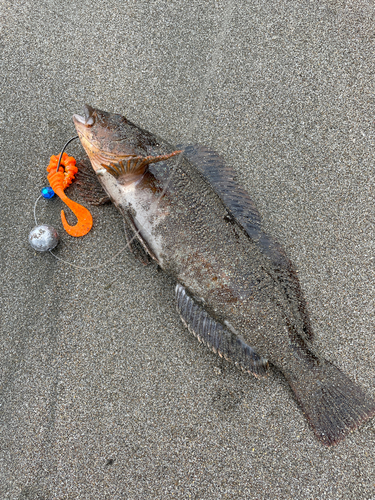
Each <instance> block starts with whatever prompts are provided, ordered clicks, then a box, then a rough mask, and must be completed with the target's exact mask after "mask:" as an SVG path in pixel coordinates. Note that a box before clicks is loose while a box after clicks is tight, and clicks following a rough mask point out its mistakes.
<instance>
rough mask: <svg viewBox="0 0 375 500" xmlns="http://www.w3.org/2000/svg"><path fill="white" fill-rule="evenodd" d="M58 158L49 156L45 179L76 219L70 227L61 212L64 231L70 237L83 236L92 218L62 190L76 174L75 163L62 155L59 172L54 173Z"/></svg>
mask: <svg viewBox="0 0 375 500" xmlns="http://www.w3.org/2000/svg"><path fill="white" fill-rule="evenodd" d="M59 156H60V155H52V156H51V159H50V162H49V165H48V167H47V172H49V174H48V176H47V179H48V180H49V183H50V186H51V188H52V189H53V190H54V192H55V193H56V194H57V196H58V197H59V198H60V199H61V200H62V201H63V202H64V203H65V204H66V205H68V207H69V208H70V210H71V211H72V212H73V213H74V215H75V216H76V217H77V220H78V222H77V224H76V225H75V226H70V225H69V224H68V223H67V221H66V218H65V213H64V210H61V222H62V224H63V226H64V229H65V231H66V232H67V233H68V234H70V236H84V235H85V234H87V233H88V232H89V231H90V229H91V228H92V216H91V214H90V212H89V211H88V210H87V208H85V207H83V206H82V205H80V204H79V203H76V202H75V201H73V200H70V199H69V198H68V197H67V196H66V194H65V193H64V189H66V188H67V187H68V186H70V184H71V183H72V181H73V179H74V176H75V174H76V173H77V172H78V168H77V167H76V161H75V159H74V158H73V157H72V156H68V155H67V154H66V153H64V154H63V155H62V158H61V162H60V167H59V171H58V172H56V169H57V164H58V162H59Z"/></svg>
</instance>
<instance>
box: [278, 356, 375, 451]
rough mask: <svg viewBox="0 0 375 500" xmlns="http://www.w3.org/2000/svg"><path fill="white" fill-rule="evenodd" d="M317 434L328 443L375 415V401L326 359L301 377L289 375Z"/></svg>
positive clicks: (296, 394)
mask: <svg viewBox="0 0 375 500" xmlns="http://www.w3.org/2000/svg"><path fill="white" fill-rule="evenodd" d="M286 377H287V380H288V382H289V384H290V386H291V388H292V389H293V391H294V393H295V396H296V398H297V400H298V402H299V403H300V405H301V406H302V410H303V413H304V414H305V416H306V418H307V420H308V422H309V423H310V425H311V427H312V428H313V430H314V432H315V435H316V437H317V438H318V439H319V441H321V442H322V443H323V444H325V445H326V446H331V445H334V444H337V443H339V442H340V441H341V440H342V439H344V437H345V436H346V435H347V434H349V432H351V431H353V430H354V429H356V428H357V427H358V426H359V425H360V424H361V423H363V422H365V421H366V420H368V419H369V418H371V417H372V416H373V415H375V401H373V400H372V399H371V398H369V397H368V396H367V395H366V394H365V393H364V392H363V391H362V389H361V388H360V387H359V386H358V385H357V384H355V383H354V382H353V381H352V380H350V378H349V377H347V376H346V375H345V374H344V373H343V372H341V371H340V370H339V369H338V368H336V367H335V366H334V365H332V364H331V363H329V362H328V361H326V360H323V359H322V360H321V362H320V364H319V365H318V366H317V367H314V368H313V369H310V370H308V371H304V373H303V374H299V376H298V377H296V376H290V375H288V374H286Z"/></svg>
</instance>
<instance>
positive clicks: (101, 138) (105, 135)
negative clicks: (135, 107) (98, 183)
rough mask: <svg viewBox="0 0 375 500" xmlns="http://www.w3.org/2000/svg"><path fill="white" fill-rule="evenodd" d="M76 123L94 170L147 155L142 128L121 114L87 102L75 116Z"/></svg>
mask: <svg viewBox="0 0 375 500" xmlns="http://www.w3.org/2000/svg"><path fill="white" fill-rule="evenodd" d="M73 122H74V125H75V127H76V130H77V133H78V136H79V139H80V141H81V144H82V146H83V147H84V149H85V150H86V153H87V154H88V157H89V158H90V161H91V164H92V166H93V169H94V170H95V171H98V170H99V169H101V168H102V167H103V166H108V165H110V163H117V162H119V161H121V160H123V159H124V158H126V157H129V156H133V155H144V154H145V148H144V138H143V137H142V134H141V130H140V129H138V127H136V126H134V125H133V124H132V123H130V122H129V121H128V120H127V119H126V118H125V117H124V116H122V115H119V114H116V113H108V112H106V111H101V110H99V109H96V108H93V107H91V106H88V105H85V106H84V110H83V115H77V114H75V115H73Z"/></svg>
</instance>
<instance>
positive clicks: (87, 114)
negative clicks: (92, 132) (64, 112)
mask: <svg viewBox="0 0 375 500" xmlns="http://www.w3.org/2000/svg"><path fill="white" fill-rule="evenodd" d="M94 111H95V110H94V108H92V107H91V106H89V105H88V104H85V105H84V107H83V113H84V115H83V116H81V115H73V122H74V125H75V126H76V128H77V130H78V131H79V129H80V128H81V127H84V128H86V127H92V126H93V125H94V123H95V120H94V116H93V115H94Z"/></svg>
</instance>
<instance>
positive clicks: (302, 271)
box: [0, 0, 375, 500]
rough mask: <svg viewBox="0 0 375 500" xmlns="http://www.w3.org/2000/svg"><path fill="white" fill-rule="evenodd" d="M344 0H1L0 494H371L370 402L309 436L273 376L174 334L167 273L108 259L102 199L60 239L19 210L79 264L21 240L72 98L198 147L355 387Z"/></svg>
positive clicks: (355, 156)
mask: <svg viewBox="0 0 375 500" xmlns="http://www.w3.org/2000/svg"><path fill="white" fill-rule="evenodd" d="M345 5H346V4H345V2H340V1H338V2H334V3H332V2H326V1H323V2H307V1H300V2H287V1H281V2H276V3H275V2H254V1H251V2H246V3H245V2H243V3H242V4H238V3H235V2H232V3H230V2H216V1H215V2H214V1H213V2H207V3H205V2H196V1H194V2H189V4H186V3H183V2H144V1H142V2H128V3H126V4H121V3H120V2H116V1H113V0H107V1H105V2H104V1H102V0H98V1H96V2H91V1H89V0H83V1H81V2H73V3H71V4H66V3H64V2H61V1H60V0H52V1H50V2H45V1H43V2H37V3H33V2H28V1H24V0H21V1H18V2H10V1H5V2H3V5H2V7H1V9H2V13H1V17H2V24H3V30H2V33H3V34H2V39H1V45H0V46H1V49H2V69H1V75H2V84H1V87H0V94H1V114H0V127H1V135H0V140H1V145H0V157H1V172H2V174H1V187H2V194H1V199H0V209H1V227H2V231H1V232H0V238H1V250H2V259H1V265H2V277H3V284H2V292H3V293H2V299H1V310H2V312H1V319H2V328H1V348H0V356H1V358H0V367H1V371H0V373H1V401H0V402H1V407H0V412H1V431H0V432H1V434H0V459H1V467H0V498H1V499H4V500H5V499H6V500H16V499H17V500H26V499H28V500H49V499H59V500H61V499H99V498H100V499H111V500H114V499H137V500H138V499H163V500H164V499H169V498H183V499H185V498H186V499H189V498H191V499H202V500H203V499H204V500H207V499H215V500H216V499H226V498H228V499H229V498H233V499H236V500H239V499H269V498H278V499H289V498H290V499H301V500H302V499H303V500H305V499H323V498H326V499H330V500H334V499H354V498H355V499H360V500H362V499H363V500H371V499H372V500H373V499H375V479H374V468H375V459H374V449H375V427H374V426H375V421H374V419H373V420H371V421H369V422H367V423H366V424H365V425H363V426H362V427H361V428H360V429H359V430H357V431H355V432H354V433H353V434H351V435H349V437H348V438H347V439H346V440H345V441H344V442H342V443H341V444H339V445H338V446H337V447H333V448H330V449H329V448H325V447H323V446H322V445H321V444H320V443H319V442H317V441H316V439H315V438H314V435H313V432H312V431H311V429H310V428H309V426H308V424H307V423H306V421H305V419H304V417H303V415H302V412H301V410H300V408H299V407H298V405H297V403H296V402H295V400H294V398H293V395H292V393H291V391H290V389H289V388H288V385H287V383H286V381H285V380H284V378H283V377H282V376H281V375H280V374H279V373H278V372H277V371H275V370H271V372H270V375H269V376H268V377H267V378H265V379H262V380H256V379H255V378H252V377H251V376H249V375H245V374H243V373H242V372H240V371H238V370H237V369H236V368H235V367H234V366H232V365H230V364H228V363H226V362H225V361H223V360H221V359H219V358H217V357H216V356H215V355H214V354H213V353H211V352H209V351H208V349H206V348H204V347H202V346H201V345H200V344H199V343H198V342H197V341H196V340H195V338H194V337H192V336H191V335H190V334H189V333H188V332H187V330H186V329H185V328H184V326H183V325H182V323H181V321H180V319H179V317H178V314H177V312H176V308H175V300H174V283H173V280H171V279H170V278H169V277H168V276H166V275H164V274H163V273H162V272H161V271H159V270H158V269H157V268H156V267H155V266H154V265H151V266H148V267H144V266H142V265H141V264H140V263H138V262H137V261H136V260H135V259H134V258H133V257H132V255H131V254H130V253H129V252H128V251H127V250H124V251H123V252H122V253H121V254H120V255H118V256H117V257H115V258H114V259H112V260H111V261H109V262H108V260H109V259H111V258H113V257H114V256H115V254H116V253H117V252H118V251H119V250H121V249H122V248H123V247H124V246H125V239H124V232H123V224H122V220H121V217H120V215H119V214H118V213H117V212H116V210H115V208H114V207H112V206H105V207H93V208H90V210H91V212H92V214H93V217H94V227H93V229H92V231H91V232H90V233H89V234H88V235H87V236H86V237H84V238H79V239H75V238H71V237H69V236H68V235H67V234H66V233H64V231H63V229H62V225H61V221H60V210H61V208H63V207H62V204H61V202H60V201H59V200H58V199H57V200H51V201H47V200H40V201H39V203H38V205H37V217H38V221H39V222H40V223H49V224H52V225H53V226H55V227H56V228H57V230H58V231H59V233H60V235H61V239H62V243H61V244H60V245H59V247H58V248H57V249H56V252H55V254H56V255H57V256H58V257H59V258H60V259H63V260H65V261H69V262H70V263H71V264H75V265H76V266H79V267H81V268H82V267H84V268H88V267H94V268H93V269H90V270H87V269H86V270H85V269H81V268H77V267H72V266H71V265H69V264H66V263H64V262H62V261H60V260H57V259H55V258H54V257H52V256H51V255H49V254H40V253H36V252H34V251H33V250H32V249H31V248H30V247H29V245H28V242H27V236H28V233H29V231H30V230H31V228H32V227H33V226H34V220H33V219H34V216H33V206H34V203H35V200H36V198H37V197H38V195H39V190H40V189H41V188H42V187H43V186H45V185H46V171H45V169H46V166H47V165H48V162H49V156H50V155H52V154H57V153H58V152H59V151H60V150H61V147H62V145H63V144H64V143H65V142H66V141H67V140H68V139H69V138H70V137H72V136H73V135H74V134H75V130H74V126H73V123H72V121H71V116H72V114H73V113H80V112H81V111H82V106H83V104H84V103H88V104H91V105H94V106H96V107H99V108H102V109H105V110H110V111H117V112H121V113H123V114H125V115H126V116H127V117H128V118H129V119H131V120H132V121H134V122H135V123H137V124H139V125H141V126H142V127H144V128H146V129H149V130H151V131H152V132H154V133H157V134H158V135H160V136H162V137H164V138H165V139H167V140H169V141H170V142H172V143H178V142H198V143H201V144H206V145H209V146H211V147H212V148H213V149H215V150H216V151H218V152H219V153H220V154H221V155H222V156H223V157H224V158H225V159H226V160H227V161H228V163H230V164H231V165H232V166H233V167H234V168H235V169H236V170H237V172H238V179H239V180H240V182H241V183H242V184H243V186H245V187H246V189H247V190H248V191H249V193H250V194H251V196H252V198H253V199H254V201H255V203H256V204H257V206H258V208H259V211H260V213H261V214H262V217H263V222H264V227H265V228H266V230H267V231H268V232H270V233H271V234H272V235H273V236H275V237H276V238H277V239H278V240H279V241H280V242H281V243H282V244H283V245H284V247H285V248H286V250H287V253H288V255H289V256H290V258H291V259H292V260H293V262H294V263H295V265H296V267H297V269H298V274H299V277H300V281H301V286H302V288H303V291H304V293H305V296H306V299H307V302H308V308H309V311H310V314H311V320H312V324H313V328H314V331H315V339H316V344H317V346H318V348H319V349H320V350H321V351H322V352H323V353H324V354H325V356H326V357H327V358H328V359H329V360H330V361H332V362H334V363H335V364H336V365H337V366H338V367H339V368H341V369H342V370H343V371H344V372H345V373H347V374H348V375H350V376H351V378H353V379H354V380H355V381H357V382H358V383H359V384H360V385H361V386H362V387H363V388H364V389H365V390H366V391H367V392H368V393H369V394H370V395H372V396H373V397H375V392H374V381H375V362H374V352H375V336H374V306H373V304H374V298H375V287H374V277H375V276H374V275H375V273H374V225H375V213H374V206H375V203H374V201H375V200H374V187H373V186H374V171H373V167H374V151H375V149H374V146H375V125H374V116H375V101H374V74H373V72H374V53H375V52H374V36H373V26H374V21H375V19H374V17H375V16H374V6H373V5H372V4H371V3H367V2H365V1H359V2H355V3H354V4H352V5H351V6H345ZM68 153H70V154H74V155H76V157H79V156H80V155H82V149H81V148H80V146H79V145H78V144H77V143H76V144H73V145H71V146H70V147H69V149H68ZM68 195H69V196H71V197H72V198H73V199H75V200H77V201H78V202H82V200H81V199H80V197H79V194H78V192H77V190H76V188H75V187H74V186H73V187H72V188H71V189H70V190H69V191H68ZM67 212H68V210H67ZM70 222H71V223H74V219H73V218H70ZM102 264H105V265H103V266H102V267H99V268H97V266H98V265H102ZM95 267H96V268H95Z"/></svg>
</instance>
